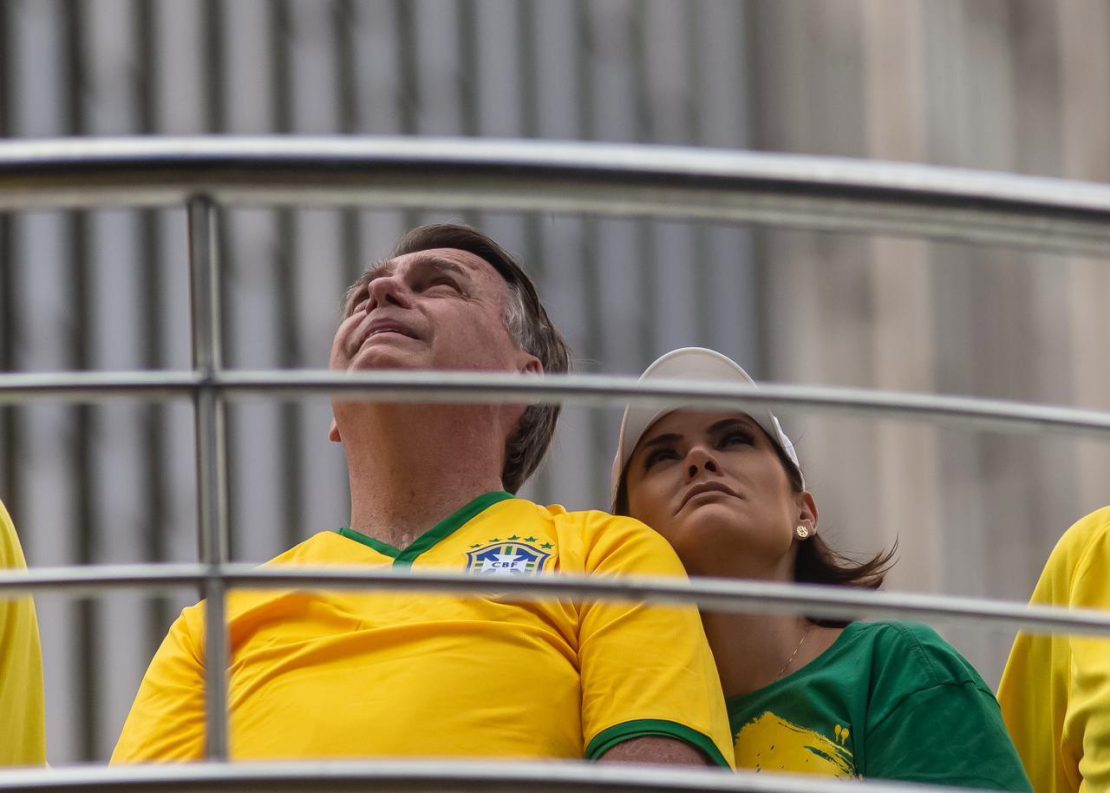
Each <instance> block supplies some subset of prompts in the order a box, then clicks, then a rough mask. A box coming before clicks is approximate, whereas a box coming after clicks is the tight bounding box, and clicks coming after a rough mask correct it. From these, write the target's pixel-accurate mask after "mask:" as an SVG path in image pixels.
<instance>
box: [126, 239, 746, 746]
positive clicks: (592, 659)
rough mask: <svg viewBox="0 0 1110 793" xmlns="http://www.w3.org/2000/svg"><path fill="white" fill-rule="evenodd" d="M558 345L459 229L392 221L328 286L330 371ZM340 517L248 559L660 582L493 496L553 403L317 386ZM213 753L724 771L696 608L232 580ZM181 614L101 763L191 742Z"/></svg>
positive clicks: (188, 625) (597, 522)
mask: <svg viewBox="0 0 1110 793" xmlns="http://www.w3.org/2000/svg"><path fill="white" fill-rule="evenodd" d="M568 361H569V351H568V349H567V347H566V344H565V342H564V341H563V339H562V337H561V335H560V334H559V332H558V330H557V329H556V328H555V327H554V326H553V325H552V323H551V322H550V320H549V319H548V317H547V314H546V312H545V311H544V309H543V306H542V305H541V303H540V301H539V298H538V297H537V295H536V292H535V289H534V288H533V286H532V284H531V283H530V282H529V280H528V278H527V276H526V275H525V274H524V272H523V271H522V270H521V269H520V268H519V267H518V266H517V264H516V263H515V262H514V261H513V260H512V258H511V257H510V256H509V254H508V253H506V252H505V251H504V250H503V249H501V248H500V247H499V246H498V245H497V244H496V243H495V242H493V241H492V240H491V239H489V238H488V237H486V236H484V235H482V234H480V233H479V232H477V231H474V230H473V229H469V228H466V227H461V226H449V225H439V226H426V227H421V228H418V229H415V230H414V231H412V232H410V233H409V234H407V235H406V236H405V237H404V238H403V239H402V240H401V241H400V243H399V244H398V246H397V248H396V249H395V250H394V252H393V255H392V256H391V257H390V258H389V259H388V260H386V261H384V262H382V263H380V264H377V265H375V266H373V267H371V268H370V269H369V270H367V272H366V273H365V274H364V275H363V276H362V277H361V278H359V280H358V281H357V282H356V283H355V284H354V285H353V286H352V287H351V289H350V291H349V293H348V297H347V301H346V307H345V313H344V319H343V320H342V321H341V322H340V325H339V328H338V330H337V332H336V334H335V340H334V342H333V346H332V352H331V367H332V368H333V369H335V370H337V371H365V370H382V369H430V370H455V371H460V370H461V371H474V370H482V371H498V372H521V373H532V374H541V373H543V372H545V371H547V372H564V371H566V370H567V368H568ZM333 412H334V417H335V421H334V424H333V426H332V430H331V437H332V439H333V440H335V441H338V442H341V443H342V444H343V448H344V452H345V454H346V457H347V463H348V469H349V477H350V487H351V523H350V526H349V527H345V528H343V529H340V530H339V531H331V532H323V533H320V534H317V535H315V536H314V537H312V538H310V539H309V540H307V541H305V542H303V543H301V544H300V545H298V546H296V547H295V548H293V549H291V550H289V551H288V552H286V553H284V554H282V555H281V556H279V557H277V558H276V559H274V560H272V561H271V562H270V564H274V565H279V564H288V565H313V566H318V565H340V564H342V565H362V566H365V567H367V568H380V567H387V566H392V567H403V568H413V569H416V570H457V571H468V572H470V573H472V574H474V575H479V576H503V575H515V576H540V575H551V574H557V573H572V574H597V575H634V576H682V575H684V572H683V570H682V567H681V565H680V563H679V561H678V559H677V557H676V556H675V555H674V553H673V551H672V550H671V549H670V547H669V546H668V545H667V543H666V542H665V541H663V539H662V538H661V537H659V536H658V535H656V534H654V533H653V532H652V531H650V530H649V529H648V528H647V527H645V526H644V525H643V524H641V523H638V522H636V521H634V520H631V519H628V518H617V517H612V516H610V515H608V514H605V513H600V512H577V513H568V512H566V511H565V510H563V509H562V508H561V507H541V506H538V505H536V504H533V503H531V502H528V501H525V500H523V499H518V498H514V497H513V496H512V495H511V494H512V493H515V492H516V491H517V489H518V488H519V487H520V486H521V485H522V484H523V483H524V481H525V480H526V479H527V478H528V476H529V475H530V474H531V473H532V472H533V471H534V470H535V468H536V466H537V465H538V464H539V462H540V460H541V458H542V457H543V455H544V453H545V451H546V449H547V446H548V444H549V442H550V438H551V434H552V432H553V431H554V427H555V421H556V418H557V415H558V408H557V407H556V406H530V407H527V408H525V407H524V406H520V405H438V404H436V405H413V404H400V405H388V404H373V403H366V402H351V401H345V400H339V399H337V400H335V401H334V402H333ZM228 622H229V626H228V629H229V635H230V642H231V644H230V648H231V649H230V653H231V673H230V709H231V712H230V751H231V755H232V757H233V758H235V759H278V758H281V759H291V758H299V759H311V758H324V757H333V758H365V757H394V758H397V757H440V758H443V757H460V758H506V759H533V760H535V759H582V758H589V759H600V760H603V761H625V762H664V763H689V764H715V765H719V766H728V765H729V764H730V763H731V754H732V740H731V734H730V732H729V727H728V719H727V715H726V713H725V710H724V700H723V697H722V694H721V688H720V683H719V680H718V678H717V672H716V669H715V667H714V664H713V659H712V657H711V655H710V652H709V649H708V646H707V643H706V640H705V635H704V632H703V630H702V627H701V622H700V620H699V618H698V614H697V611H696V610H695V609H692V608H685V607H683V608H672V607H657V606H647V605H644V604H636V603H621V604H616V603H607V602H601V603H578V602H570V601H566V600H562V601H549V602H543V603H518V602H513V601H512V599H511V598H504V597H498V596H494V595H489V596H484V597H482V596H473V595H471V596H463V595H460V596H448V595H411V594H391V593H381V592H378V593H352V592H349V591H345V592H304V591H299V592H277V591H253V592H240V593H235V594H233V595H232V596H231V597H230V598H229V603H228ZM203 659H204V614H203V604H200V605H198V606H195V607H192V608H189V609H186V610H185V611H184V612H183V613H182V615H181V617H180V618H179V619H178V620H177V622H175V623H174V625H173V627H172V628H171V629H170V633H169V635H168V636H167V637H166V640H165V641H164V642H163V644H162V646H161V648H160V649H159V650H158V653H157V654H156V655H155V657H154V660H153V661H152V662H151V665H150V668H149V669H148V670H147V673H146V676H145V678H144V680H143V683H142V686H141V687H140V690H139V693H138V695H137V697H136V700H135V704H134V706H133V707H132V710H131V713H130V715H129V716H128V719H127V722H126V724H125V725H124V729H123V734H122V736H121V737H120V740H119V743H118V745H117V746H116V751H115V753H114V755H113V761H115V762H140V761H157V760H196V759H201V758H202V757H203V754H204V738H205V720H204V661H203Z"/></svg>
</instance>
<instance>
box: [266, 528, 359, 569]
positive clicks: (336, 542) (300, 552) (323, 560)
mask: <svg viewBox="0 0 1110 793" xmlns="http://www.w3.org/2000/svg"><path fill="white" fill-rule="evenodd" d="M349 544H350V541H349V540H345V539H344V538H343V537H342V535H340V534H339V533H338V532H334V531H321V532H318V533H317V534H313V535H312V536H311V537H309V538H308V539H307V540H304V541H303V542H300V543H298V544H296V545H294V546H293V547H292V548H290V549H288V550H286V551H283V552H282V553H279V554H278V555H277V556H275V557H274V558H272V559H270V560H269V561H267V562H264V563H263V566H266V565H274V564H304V565H311V564H336V563H342V562H343V561H345V559H344V558H343V557H344V555H345V554H344V551H347V550H351V549H350V548H348V545H349Z"/></svg>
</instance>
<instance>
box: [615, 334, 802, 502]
mask: <svg viewBox="0 0 1110 793" xmlns="http://www.w3.org/2000/svg"><path fill="white" fill-rule="evenodd" d="M645 380H702V381H704V380H709V381H713V382H718V383H738V384H745V385H753V386H754V385H755V380H752V378H751V377H749V376H748V373H747V372H745V371H744V369H743V368H742V367H741V366H740V364H738V363H736V361H734V360H732V359H731V358H729V357H728V356H727V355H722V354H721V353H719V352H717V351H716V350H709V349H706V348H705V347H680V348H679V349H677V350H671V351H670V352H668V353H666V354H664V355H661V356H660V357H659V358H657V359H656V360H655V363H653V364H652V365H651V366H649V367H648V368H647V369H645V370H644V373H643V374H642V375H640V382H644V381H645ZM677 409H678V408H675V407H666V408H663V409H662V410H660V409H657V408H636V407H632V406H631V405H629V406H628V407H627V408H625V411H624V418H623V419H622V420H621V431H620V435H619V436H618V439H617V455H616V457H614V458H613V474H612V478H611V480H610V485H611V488H610V495H611V496H612V498H613V500H614V501H616V498H617V485H618V484H619V483H620V477H621V472H622V471H624V467H625V466H626V465H628V458H630V457H631V456H632V452H633V451H634V450H635V449H636V444H637V443H639V442H640V438H641V437H642V436H643V434H644V433H645V432H647V430H648V428H649V427H651V425H652V424H654V423H655V422H656V421H658V420H659V419H661V418H662V417H663V416H665V415H666V414H667V413H671V412H673V411H675V410H677ZM748 415H749V416H751V417H752V419H753V420H755V422H756V423H757V424H759V426H760V427H762V428H763V431H764V432H766V433H767V435H768V436H770V438H771V440H773V441H775V443H777V444H778V445H779V446H781V447H782V450H783V451H784V452H785V453H786V456H787V457H789V458H790V461H791V462H793V463H794V467H795V468H797V469H798V474H799V476H800V475H801V472H802V467H801V465H800V464H799V463H798V455H797V453H796V452H795V451H794V444H793V443H791V441H790V438H788V437H787V436H786V433H785V432H783V431H782V426H781V425H780V424H779V420H778V418H777V417H776V416H775V414H774V413H772V412H771V411H769V410H766V409H757V410H754V411H752V412H749V413H748ZM803 486H804V480H803Z"/></svg>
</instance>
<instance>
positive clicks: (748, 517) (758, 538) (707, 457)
mask: <svg viewBox="0 0 1110 793" xmlns="http://www.w3.org/2000/svg"><path fill="white" fill-rule="evenodd" d="M626 482H627V492H628V507H629V514H631V515H632V517H634V518H637V519H639V520H641V521H643V522H644V523H646V524H648V525H649V526H651V527H652V528H654V529H655V530H656V531H658V532H659V533H660V534H662V535H663V536H664V537H665V538H666V539H667V541H668V542H670V544H671V545H672V546H674V549H675V550H676V551H677V552H678V555H679V557H680V558H681V559H682V561H683V563H684V564H685V565H686V569H687V570H688V571H689V572H690V574H691V575H712V576H723V577H732V578H761V579H771V580H782V581H791V580H793V571H794V555H795V545H794V543H795V539H794V537H795V535H794V529H795V527H796V526H797V525H798V524H800V523H804V524H805V525H806V526H807V527H808V528H809V529H810V531H811V532H812V531H813V530H814V529H815V528H816V521H817V512H816V508H815V506H814V504H813V499H812V497H810V495H809V494H808V493H796V492H794V490H793V489H792V487H791V485H790V480H789V478H788V477H787V473H786V470H785V469H784V468H783V464H782V463H781V462H780V460H779V457H778V454H777V453H776V450H775V445H774V442H773V441H772V440H771V439H770V438H769V437H768V436H767V434H766V433H765V432H764V431H763V429H762V428H761V427H760V426H759V425H758V424H757V423H756V422H755V421H754V420H753V419H752V418H751V417H750V416H748V415H747V414H746V413H738V412H737V413H716V412H711V413H710V412H698V411H691V410H677V411H674V412H673V413H668V414H667V415H665V416H664V417H663V418H661V419H660V420H659V421H657V422H655V424H653V425H652V426H651V427H649V428H648V431H647V432H645V433H644V435H643V437H642V438H641V439H640V442H639V444H638V445H637V446H636V449H635V451H634V452H633V453H632V457H631V458H630V459H629V463H628V469H627V480H626Z"/></svg>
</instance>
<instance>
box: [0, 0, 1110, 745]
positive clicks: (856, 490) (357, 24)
mask: <svg viewBox="0 0 1110 793" xmlns="http://www.w3.org/2000/svg"><path fill="white" fill-rule="evenodd" d="M1108 37H1110V6H1108V5H1107V4H1106V3H1104V2H1100V0H1058V2H1055V3H1049V2H1043V0H1015V1H1014V2H1006V1H1005V0H975V1H974V2H972V1H971V0H967V1H966V2H965V1H962V0H928V2H926V1H925V0H821V1H820V2H818V1H817V0H812V1H811V2H803V0H759V1H756V0H749V1H748V2H742V1H741V0H688V1H687V2H677V1H675V0H594V1H593V2H586V1H584V0H580V1H578V2H575V1H574V0H560V1H559V2H552V1H550V0H548V1H547V2H538V1H537V0H523V1H522V2H513V0H392V1H390V0H316V2H290V1H289V0H236V2H226V3H225V2H218V1H216V0H207V1H205V0H7V1H6V2H4V3H2V4H0V134H2V135H4V136H6V137H17V138H26V137H51V136H60V135H120V134H195V133H229V134H244V133H290V134H324V133H354V134H405V135H465V136H475V135H478V136H494V137H525V138H545V139H581V140H598V141H619V142H629V143H636V142H651V143H673V144H683V145H695V146H714V147H723V148H744V149H762V150H768V151H787V152H802V153H809V154H823V155H839V156H849V157H862V158H879V159H890V160H902V161H913V162H922V163H933V164H941V165H955V166H966V167H974V168H984V169H994V170H1004V171H1013V172H1019V173H1029V174H1039V175H1051V176H1063V177H1069V178H1077V179H1088V180H1104V179H1106V178H1107V172H1108V170H1110V150H1108V144H1107V141H1110V55H1108V54H1107V50H1106V47H1105V42H1106V41H1107V39H1108ZM439 217H443V216H442V215H438V214H434V213H415V212H361V211H339V212H332V211H282V212H270V211H235V212H225V213H223V214H222V219H223V220H224V222H225V236H224V239H223V245H224V261H225V264H226V277H225V279H224V283H223V287H224V289H225V290H226V298H225V303H224V305H225V317H224V324H225V331H226V334H227V340H228V341H227V360H228V362H229V364H230V365H231V366H235V367H249V368H255V367H279V368H292V367H323V366H325V365H326V362H327V350H328V347H329V344H330V340H331V335H332V331H333V329H334V324H335V321H336V317H337V310H338V301H339V297H340V295H341V294H342V291H343V288H344V287H345V285H346V284H347V283H348V282H349V281H350V280H351V279H353V278H354V277H355V275H356V274H357V272H358V271H359V270H360V269H361V268H362V267H363V266H365V265H366V264H367V263H368V262H370V261H372V260H374V259H376V258H378V257H380V256H382V255H383V254H384V253H385V252H387V251H388V249H389V248H390V246H391V244H392V242H393V241H394V240H395V238H396V237H397V236H398V235H399V234H400V233H401V232H402V231H403V230H404V229H406V228H407V227H409V226H411V225H413V224H415V223H417V222H421V221H423V220H426V219H430V218H439ZM464 219H465V220H468V221H470V222H473V223H476V224H477V225H479V226H481V227H482V228H484V229H485V230H487V231H489V232H490V233H492V234H493V235H494V236H495V237H497V238H498V239H500V240H502V241H503V242H504V243H505V244H506V245H507V246H508V247H510V248H511V249H514V250H515V251H517V252H518V253H519V254H521V256H522V258H523V259H524V260H525V261H526V262H527V264H528V266H529V268H530V270H531V271H532V272H533V273H534V274H535V275H536V277H537V280H538V281H539V283H540V288H541V292H542V294H543V295H544V296H545V299H546V301H547V303H548V305H549V308H550V309H551V311H552V313H553V315H554V317H555V319H556V321H557V322H559V323H560V324H561V326H562V327H563V328H564V329H565V331H566V332H567V335H568V337H569V339H570V341H571V343H572V344H573V346H574V348H575V350H576V351H577V355H578V361H577V365H578V369H579V370H580V371H586V372H619V373H629V374H631V373H636V372H638V371H640V370H641V369H642V368H643V366H645V365H646V364H647V363H648V362H650V361H651V360H652V359H653V358H654V357H655V356H656V355H658V354H659V353H660V352H662V351H664V350H666V349H669V348H671V347H674V346H677V345H681V344H704V345H708V346H714V347H717V348H719V349H721V350H722V351H724V352H726V353H728V354H730V355H732V356H734V357H736V358H737V359H738V360H739V361H741V362H743V363H744V364H745V365H746V366H747V367H748V368H749V370H750V371H751V372H752V373H753V374H754V375H756V376H757V377H759V378H763V379H767V380H775V381H782V382H788V383H814V384H816V383H826V384H835V385H844V386H858V387H875V388H884V389H894V390H906V391H925V392H937V393H948V394H973V395H979V396H989V397H997V398H1005V399H1020V400H1031V401H1038V402H1049V403H1056V404H1065V405H1076V406H1082V407H1087V408H1095V409H1110V375H1108V373H1107V366H1106V363H1105V360H1106V354H1105V350H1106V348H1107V346H1108V342H1110V318H1108V316H1110V311H1108V309H1110V271H1108V270H1107V266H1106V263H1105V262H1102V261H1093V260H1085V259H1075V258H1066V257H1060V256H1050V255H1036V254H1029V253H1015V252H1013V251H1009V250H1002V249H995V248H985V247H967V246H961V245H953V244H938V243H925V242H920V241H913V240H900V239H889V238H877V237H869V236H858V235H831V234H818V233H807V232H798V231H778V230H770V229H764V228H750V227H725V226H705V225H700V224H688V223H664V222H649V221H635V220H633V221H623V220H622V221H614V220H601V219H595V218H579V217H565V216H550V215H519V216H504V215H488V214H479V213H474V214H470V215H467V216H465V217H464ZM185 254H186V246H185V217H184V213H183V212H182V211H158V212H86V213H65V214H62V213H22V214H21V213H16V214H9V215H0V369H2V370H4V371H18V372H31V371H52V370H58V369H80V370H121V369H146V368H153V369H182V368H187V367H188V366H189V362H190V359H189V331H188V279H187V273H186V261H185ZM328 420H329V407H328V405H327V403H326V401H320V400H305V401H304V402H301V403H296V404H292V403H289V404H285V403H282V404H273V403H266V402H263V401H258V402H249V403H242V404H236V405H235V406H233V407H232V408H231V410H230V415H229V421H230V439H231V469H232V470H231V486H232V525H233V531H234V537H233V555H234V556H235V558H237V559H243V560H259V561H260V560H263V559H265V558H267V557H269V556H271V555H272V554H274V553H276V552H277V551H279V550H281V549H283V548H285V547H287V546H289V545H291V544H293V543H295V542H297V541H299V540H300V539H302V538H304V537H306V536H308V535H310V534H312V533H314V532H316V531H320V530H326V529H332V528H335V527H338V526H341V525H343V524H344V523H345V522H346V517H347V515H346V509H347V492H346V488H347V485H346V477H345V471H344V467H343V460H342V455H341V452H340V450H339V448H338V447H336V446H334V445H332V444H329V443H328V442H327V440H326V433H327V428H328ZM618 420H619V411H618V410H617V409H616V408H614V409H612V410H609V411H595V410H586V409H581V408H569V409H567V410H566V411H565V413H564V419H563V421H562V422H561V425H560V429H559V433H558V436H557V439H556V443H555V448H554V451H553V454H552V456H551V458H550V460H549V462H548V463H547V464H546V466H545V467H544V469H543V470H542V472H541V473H540V474H539V475H538V476H537V477H536V478H535V479H534V480H533V482H532V484H530V485H529V487H528V491H527V493H528V494H529V495H531V496H532V497H534V498H536V499H538V500H542V501H549V502H558V503H562V504H565V505H566V506H567V507H568V508H586V507H602V506H604V504H605V498H606V493H607V477H608V465H609V459H610V456H611V454H612V446H613V444H612V438H613V437H614V434H615V431H616V424H617V421H618ZM784 423H785V424H786V426H787V429H788V431H789V432H790V433H791V435H792V436H794V437H795V440H796V442H797V445H798V448H799V451H800V454H801V456H802V460H803V464H804V465H805V466H806V467H807V472H808V479H809V481H810V483H811V486H812V488H813V490H814V491H815V493H816V496H817V500H818V504H819V506H820V507H821V516H822V527H823V529H824V530H826V531H827V532H828V534H829V535H830V536H832V537H833V538H834V542H836V543H837V545H838V546H839V547H841V548H842V549H843V550H846V551H849V552H857V553H868V552H873V551H875V550H878V549H879V548H880V547H883V546H885V545H889V544H890V543H892V542H893V541H895V540H896V539H897V540H898V542H899V544H900V549H901V554H900V556H901V561H900V563H899V565H898V566H897V567H896V569H895V571H894V573H893V574H892V576H891V579H890V583H889V585H888V588H890V589H897V590H912V591H925V592H943V593H951V594H967V595H982V596H990V597H1003V598H1013V599H1024V598H1025V597H1027V595H1028V593H1029V591H1030V590H1031V588H1032V585H1033V583H1034V581H1035V580H1036V577H1037V574H1038V573H1039V571H1040V567H1041V564H1042V563H1043V560H1044V558H1045V556H1046V555H1047V554H1048V551H1049V550H1050V549H1051V547H1052V545H1053V543H1054V542H1055V539H1056V538H1057V537H1058V536H1059V534H1060V533H1061V532H1062V531H1063V529H1064V528H1065V527H1066V526H1067V525H1068V524H1069V523H1071V522H1072V521H1074V520H1075V519H1077V518H1078V517H1079V516H1081V515H1082V514H1084V513H1085V512H1087V511H1089V510H1091V509H1093V508H1096V507H1098V506H1101V505H1103V504H1105V503H1106V501H1107V495H1106V481H1107V474H1108V472H1110V447H1108V445H1107V444H1106V443H1105V442H1101V441H1094V440H1080V439H1074V438H1070V437H1050V436H1039V435H1032V434H1030V435H998V434H991V433H983V434H972V433H968V432H964V431H955V430H951V429H934V428H932V427H930V426H928V425H925V424H919V423H910V422H899V421H893V420H879V421H872V420H865V419H859V418H834V417H832V416H829V415H824V414H819V413H808V414H807V413H797V414H795V413H791V414H787V415H785V416H784ZM192 432H193V428H192V415H191V410H190V408H189V406H188V405H185V404H180V405H179V404H170V405H162V406H147V405H141V404H137V403H129V402H121V403H112V404H110V405H104V406H98V407H77V408H74V407H61V406H57V405H51V404H35V405H26V406H20V407H17V408H3V409H0V498H2V499H3V500H4V501H5V503H7V504H8V506H9V508H10V510H11V512H12V514H13V516H14V517H15V519H16V522H17V526H18V527H19V529H20V533H21V537H22V540H23V543H24V547H25V550H26V552H27V555H28V557H29V560H30V562H31V564H32V565H52V564H68V563H82V564H94V563H104V562H127V561H140V560H191V559H194V558H195V555H196V550H195V548H196V528H195V526H196V511H195V506H194V501H193V499H194V495H193V492H194V486H195V481H194V479H195V477H194V471H193V466H194V461H193V441H192ZM194 599H195V593H191V592H184V591H183V592H179V593H174V594H173V595H172V596H167V597H164V598H158V599H150V598H148V597H145V596H140V595H138V594H133V593H122V594H112V595H110V596H105V597H101V598H97V599H94V600H74V599H72V598H68V597H59V596H53V595H44V596H42V597H40V598H39V608H40V620H41V627H42V633H43V644H44V652H45V655H46V674H47V689H48V691H47V695H48V729H49V743H50V756H51V760H52V762H53V763H55V764H62V763H68V762H74V761H86V760H93V761H98V760H104V759H106V758H107V756H108V755H109V753H110V751H111V748H112V746H113V744H114V742H115V738H116V736H117V735H118V732H119V728H120V726H121V724H122V721H123V718H124V715H125V714H126V711H127V708H128V706H129V704H130V701H131V697H132V696H133V694H134V691H135V688H136V686H137V684H138V680H139V678H140V676H141V674H142V671H143V669H144V668H145V665H146V663H147V661H148V659H149V657H150V654H151V653H152V652H153V650H154V648H155V647H156V646H157V643H158V641H159V640H160V639H161V636H162V635H163V634H164V632H165V629H166V627H167V626H168V624H169V622H170V621H171V620H172V618H173V616H174V615H175V614H176V611H177V610H178V609H179V608H180V607H181V605H182V604H185V603H188V602H192V600H194ZM940 627H941V628H942V630H944V632H945V634H946V635H947V636H948V637H949V638H951V639H952V640H953V641H954V642H956V643H957V645H958V646H959V647H960V648H961V649H962V650H963V651H964V652H965V653H966V654H967V655H968V656H969V657H970V658H971V660H972V661H973V662H974V663H976V664H977V665H978V667H979V668H980V670H981V671H982V673H983V675H984V676H985V677H986V678H987V680H988V681H989V682H991V683H992V684H994V683H996V682H997V680H998V676H999V675H1000V673H1001V668H1002V664H1003V662H1004V660H1005V656H1006V652H1007V650H1008V647H1009V643H1010V641H1011V640H1012V635H1010V634H1009V633H1007V632H999V631H995V632H991V631H983V630H979V629H969V628H958V627H955V628H954V627H951V626H940Z"/></svg>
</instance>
